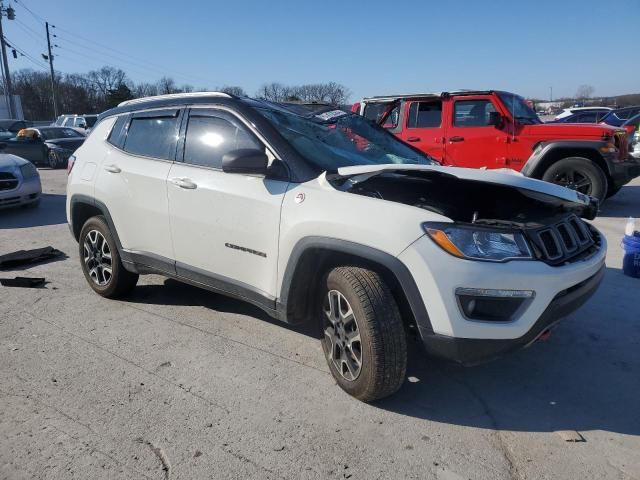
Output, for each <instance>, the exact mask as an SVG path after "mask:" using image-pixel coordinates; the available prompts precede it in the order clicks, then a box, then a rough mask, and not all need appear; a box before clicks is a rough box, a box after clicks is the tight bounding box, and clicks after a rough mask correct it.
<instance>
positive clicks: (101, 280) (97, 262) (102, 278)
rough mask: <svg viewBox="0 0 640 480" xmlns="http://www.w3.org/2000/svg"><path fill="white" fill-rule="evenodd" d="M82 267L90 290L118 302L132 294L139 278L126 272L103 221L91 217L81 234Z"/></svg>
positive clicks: (100, 217)
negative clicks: (115, 299) (118, 299)
mask: <svg viewBox="0 0 640 480" xmlns="http://www.w3.org/2000/svg"><path fill="white" fill-rule="evenodd" d="M79 247H80V263H81V265H82V272H83V273H84V276H85V278H86V279H87V282H88V283H89V286H90V287H91V288H92V289H93V290H94V291H95V292H96V293H97V294H99V295H102V296H103V297H107V298H118V297H122V296H124V295H126V294H127V293H129V292H131V290H133V288H134V287H135V286H136V283H137V282H138V275H137V274H135V273H131V272H129V271H128V270H126V269H125V268H124V266H123V265H122V261H121V260H120V254H119V253H118V249H117V248H116V244H115V241H114V240H113V236H112V235H111V232H110V231H109V227H108V225H107V222H105V220H104V217H102V216H97V217H91V218H90V219H89V220H87V221H86V222H85V224H84V226H83V227H82V230H81V231H80V238H79Z"/></svg>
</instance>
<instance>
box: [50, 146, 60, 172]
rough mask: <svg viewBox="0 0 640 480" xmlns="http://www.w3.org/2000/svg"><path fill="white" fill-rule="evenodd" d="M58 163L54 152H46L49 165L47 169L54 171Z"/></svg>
mask: <svg viewBox="0 0 640 480" xmlns="http://www.w3.org/2000/svg"><path fill="white" fill-rule="evenodd" d="M59 163H60V161H59V160H58V155H57V154H56V152H54V151H53V150H48V151H47V164H48V165H49V168H51V169H56V168H58V166H59V165H58V164H59Z"/></svg>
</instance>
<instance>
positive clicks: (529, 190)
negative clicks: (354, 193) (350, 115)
mask: <svg viewBox="0 0 640 480" xmlns="http://www.w3.org/2000/svg"><path fill="white" fill-rule="evenodd" d="M412 171H414V172H435V173H438V174H441V175H449V176H452V177H455V178H459V179H461V180H468V181H473V182H482V183H488V184H495V185H506V186H511V187H514V188H515V189H517V190H518V191H520V192H521V193H522V194H523V195H526V196H527V197H530V198H534V199H536V200H539V201H543V202H545V203H551V204H569V206H571V207H573V208H575V207H582V208H581V210H583V215H582V216H584V217H586V218H594V217H595V214H596V213H597V206H598V202H597V200H595V199H593V198H591V197H589V196H588V195H585V194H583V193H580V192H576V191H574V190H570V189H568V188H565V187H561V186H559V185H555V184H553V183H549V182H543V181H542V180H536V179H533V178H529V177H525V176H524V175H522V174H521V173H520V172H516V171H515V170H511V169H508V168H504V169H499V170H481V169H473V168H459V167H443V166H440V165H397V164H385V165H357V166H352V167H341V168H338V176H340V177H344V178H347V177H349V182H350V183H351V184H352V185H353V184H356V183H359V182H362V181H365V180H368V179H369V178H372V177H374V176H376V175H380V174H382V173H391V172H412Z"/></svg>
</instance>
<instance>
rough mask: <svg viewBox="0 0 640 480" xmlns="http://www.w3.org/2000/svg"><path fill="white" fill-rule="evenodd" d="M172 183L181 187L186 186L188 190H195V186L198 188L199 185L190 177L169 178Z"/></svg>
mask: <svg viewBox="0 0 640 480" xmlns="http://www.w3.org/2000/svg"><path fill="white" fill-rule="evenodd" d="M169 181H170V182H171V183H173V184H174V185H176V186H178V187H180V188H186V189H187V190H193V189H194V188H198V185H196V184H195V183H194V182H193V180H191V179H190V178H179V177H178V178H172V179H170V180H169Z"/></svg>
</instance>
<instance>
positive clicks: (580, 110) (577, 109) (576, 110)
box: [554, 105, 612, 120]
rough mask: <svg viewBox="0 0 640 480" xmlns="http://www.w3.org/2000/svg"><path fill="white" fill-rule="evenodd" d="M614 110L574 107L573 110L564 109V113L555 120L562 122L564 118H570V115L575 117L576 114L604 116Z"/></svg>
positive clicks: (608, 108)
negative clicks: (591, 113) (587, 113)
mask: <svg viewBox="0 0 640 480" xmlns="http://www.w3.org/2000/svg"><path fill="white" fill-rule="evenodd" d="M611 110H612V109H611V108H610V107H583V106H577V105H576V106H573V107H571V108H564V109H563V110H562V112H560V113H559V114H558V115H557V116H556V118H554V120H560V119H562V118H564V117H568V116H569V115H575V114H576V113H586V112H600V113H602V114H606V113H608V112H610V111H611Z"/></svg>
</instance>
